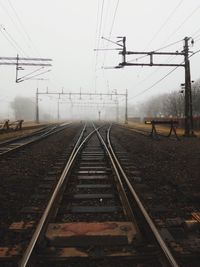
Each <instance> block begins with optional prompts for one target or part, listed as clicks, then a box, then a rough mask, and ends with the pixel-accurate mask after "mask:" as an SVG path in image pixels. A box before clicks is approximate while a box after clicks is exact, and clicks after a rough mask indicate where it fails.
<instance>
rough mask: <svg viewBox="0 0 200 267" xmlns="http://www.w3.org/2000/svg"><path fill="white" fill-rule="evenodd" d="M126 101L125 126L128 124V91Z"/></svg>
mask: <svg viewBox="0 0 200 267" xmlns="http://www.w3.org/2000/svg"><path fill="white" fill-rule="evenodd" d="M125 97H126V101H125V124H128V90H127V89H126V95H125Z"/></svg>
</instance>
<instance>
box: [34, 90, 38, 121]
mask: <svg viewBox="0 0 200 267" xmlns="http://www.w3.org/2000/svg"><path fill="white" fill-rule="evenodd" d="M35 102H36V109H35V122H36V123H39V99H38V88H37V90H36V101H35Z"/></svg>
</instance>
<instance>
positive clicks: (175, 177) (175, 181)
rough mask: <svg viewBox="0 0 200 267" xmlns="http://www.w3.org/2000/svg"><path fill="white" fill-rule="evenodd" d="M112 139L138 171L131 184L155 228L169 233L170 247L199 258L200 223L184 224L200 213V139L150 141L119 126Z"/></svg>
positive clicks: (113, 132) (115, 128)
mask: <svg viewBox="0 0 200 267" xmlns="http://www.w3.org/2000/svg"><path fill="white" fill-rule="evenodd" d="M129 127H130V126H129ZM112 136H113V138H114V139H116V140H117V141H118V143H119V144H121V146H122V147H123V148H124V149H125V150H126V151H127V153H128V155H129V157H130V159H131V162H132V164H133V166H134V167H136V169H137V170H138V171H139V173H140V175H139V178H140V179H139V181H136V182H135V181H134V179H133V180H132V181H133V182H132V184H133V186H134V188H135V189H136V191H137V193H138V194H139V195H140V197H141V199H142V201H143V203H144V205H145V207H146V209H147V210H148V211H149V213H150V214H151V217H152V218H153V219H154V221H155V222H156V223H157V225H158V226H160V227H161V228H164V229H165V230H166V229H167V230H168V234H167V235H166V236H165V235H164V239H165V237H166V239H167V240H168V241H169V240H170V241H169V246H173V244H175V243H176V245H177V246H181V248H180V247H179V250H182V254H184V255H186V254H187V255H188V253H189V254H190V253H191V254H193V255H194V254H195V253H197V254H198V255H200V227H199V226H200V223H198V222H197V221H196V222H197V223H196V224H197V225H198V226H197V228H196V229H192V230H191V231H190V230H188V229H187V221H189V220H194V217H193V213H196V214H199V213H198V212H199V211H200V138H199V137H193V138H192V137H191V138H185V137H181V140H180V141H178V140H176V139H170V138H160V139H152V138H151V137H149V136H143V135H141V134H139V133H135V132H134V131H131V130H125V129H124V127H123V128H122V127H120V126H119V125H115V126H113V129H112ZM180 136H181V135H180ZM130 177H131V175H130ZM172 221H173V224H174V225H173V226H172V225H170V222H172ZM165 232H166V231H165ZM195 255H196V254H195ZM183 266H199V265H192V264H191V263H190V261H189V262H188V263H187V265H185V264H183Z"/></svg>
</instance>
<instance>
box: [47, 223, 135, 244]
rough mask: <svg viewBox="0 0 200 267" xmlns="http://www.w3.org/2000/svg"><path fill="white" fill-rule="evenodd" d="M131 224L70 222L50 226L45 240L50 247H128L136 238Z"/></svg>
mask: <svg viewBox="0 0 200 267" xmlns="http://www.w3.org/2000/svg"><path fill="white" fill-rule="evenodd" d="M136 234H137V232H136V229H135V227H134V225H133V223H132V222H115V221H113V222H89V223H88V222H72V223H61V224H59V223H57V224H50V225H49V226H48V229H47V232H46V238H47V240H48V241H49V242H50V245H59V246H62V245H65V246H74V245H77V246H88V245H128V244H131V243H132V241H133V239H134V238H135V237H136Z"/></svg>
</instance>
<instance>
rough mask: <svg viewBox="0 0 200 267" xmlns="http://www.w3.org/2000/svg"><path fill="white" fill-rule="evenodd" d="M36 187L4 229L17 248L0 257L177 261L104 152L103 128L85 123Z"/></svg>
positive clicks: (78, 262) (48, 262)
mask: <svg viewBox="0 0 200 267" xmlns="http://www.w3.org/2000/svg"><path fill="white" fill-rule="evenodd" d="M117 154H118V155H120V159H121V161H122V160H124V161H126V154H124V153H123V152H120V151H118V153H117ZM63 157H64V155H63ZM57 167H58V168H59V164H58V166H57ZM42 188H43V189H44V191H43V193H42V192H41V191H40V192H38V196H37V197H36V198H35V202H34V206H31V207H30V206H29V207H26V209H25V210H24V213H26V217H25V219H24V218H23V223H21V224H20V222H18V223H17V222H14V223H13V224H12V225H11V227H10V229H11V232H12V235H13V233H16V236H17V235H18V237H16V236H15V235H14V236H15V240H16V239H18V243H19V244H18V245H19V246H15V249H14V248H7V255H5V253H4V254H3V253H2V255H4V257H2V258H1V260H5V261H7V262H8V264H9V262H12V263H13V262H14V263H15V264H16V266H20V267H22V266H23V267H25V266H66V264H68V263H70V265H69V266H114V265H116V264H117V266H156V267H159V266H178V264H177V263H176V261H175V259H174V257H173V256H172V254H171V253H170V251H169V249H168V247H167V246H166V244H165V242H164V241H163V239H162V238H161V236H160V235H159V232H158V231H157V229H156V227H155V225H154V224H153V222H152V221H151V219H150V217H149V216H148V214H147V212H146V210H145V209H144V207H143V205H142V203H141V201H140V199H139V198H138V196H137V194H136V193H135V191H134V189H133V188H132V186H131V184H130V183H129V181H128V178H127V176H126V174H125V172H124V170H123V169H122V167H121V165H120V163H119V161H118V159H117V157H116V155H115V152H114V150H113V149H112V145H111V142H110V128H109V129H108V128H107V127H99V128H96V127H95V126H94V125H93V126H91V125H90V126H88V127H86V126H85V127H84V128H83V130H82V132H81V134H80V136H79V138H78V141H77V143H76V145H75V146H74V149H73V151H72V153H71V154H70V156H69V159H68V161H67V163H66V165H65V167H64V168H63V171H62V174H61V175H60V176H59V177H56V176H53V175H52V173H51V175H49V176H47V177H46V178H45V179H44V181H43V186H42ZM42 188H40V189H42ZM49 188H51V189H50V190H49V191H50V192H51V195H50V200H49V201H48V203H47V205H44V201H43V199H44V198H46V191H47V189H49ZM38 214H39V215H38ZM23 216H24V215H23ZM38 216H39V217H40V220H39V222H37V223H36V221H38V220H36V219H35V217H38ZM24 239H25V240H30V242H27V241H26V242H24V241H23V240H24ZM4 249H6V248H4ZM119 259H120V261H119ZM6 264H7V263H6ZM5 266H10V265H5ZM67 266H68V265H67Z"/></svg>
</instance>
